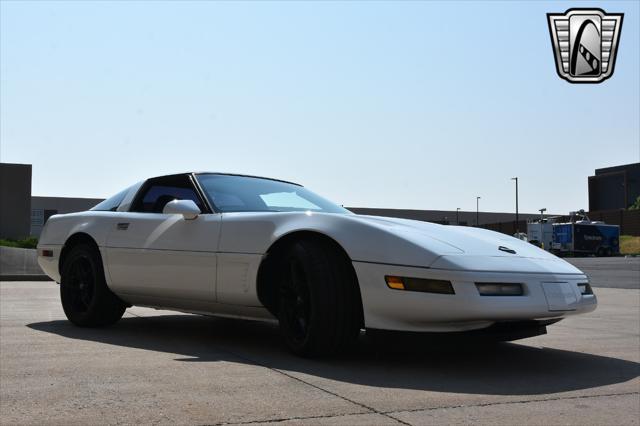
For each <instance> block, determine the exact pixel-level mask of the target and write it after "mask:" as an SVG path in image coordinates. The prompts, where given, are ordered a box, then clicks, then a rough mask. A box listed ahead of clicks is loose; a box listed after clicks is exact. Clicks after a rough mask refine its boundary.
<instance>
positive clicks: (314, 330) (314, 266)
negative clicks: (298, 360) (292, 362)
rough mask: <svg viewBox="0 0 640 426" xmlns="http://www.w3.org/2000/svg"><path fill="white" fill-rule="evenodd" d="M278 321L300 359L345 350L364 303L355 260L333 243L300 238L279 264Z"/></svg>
mask: <svg viewBox="0 0 640 426" xmlns="http://www.w3.org/2000/svg"><path fill="white" fill-rule="evenodd" d="M279 270H280V273H279V274H278V275H279V322H280V329H281V331H282V334H283V335H284V338H285V341H286V343H287V345H288V346H289V348H291V350H292V351H293V352H294V353H296V354H297V355H300V356H305V357H313V356H320V355H332V354H337V353H339V352H342V351H344V350H345V349H347V348H348V347H349V346H350V345H351V344H352V343H353V342H354V341H355V339H356V338H357V337H358V334H359V332H360V328H361V326H362V302H361V300H360V291H359V288H358V282H357V278H356V276H355V272H354V271H353V267H352V265H351V262H350V261H349V260H348V259H346V258H345V256H344V255H342V254H341V253H340V252H338V251H337V250H336V248H335V247H333V246H332V245H331V244H330V243H328V242H325V241H322V240H315V239H309V240H301V241H298V242H296V243H294V244H293V245H292V246H291V247H290V248H289V250H288V251H286V253H285V255H284V257H283V259H282V262H281V264H280V265H279Z"/></svg>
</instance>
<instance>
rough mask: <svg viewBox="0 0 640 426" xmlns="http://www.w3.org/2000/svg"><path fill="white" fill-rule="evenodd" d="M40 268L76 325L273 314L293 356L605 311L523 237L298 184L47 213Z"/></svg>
mask: <svg viewBox="0 0 640 426" xmlns="http://www.w3.org/2000/svg"><path fill="white" fill-rule="evenodd" d="M38 261H39V263H40V266H41V267H42V269H43V270H44V271H45V272H46V274H47V275H49V276H50V277H51V278H53V279H54V280H55V281H57V282H59V283H60V296H61V300H62V305H63V308H64V312H65V314H66V315H67V318H68V319H69V320H70V321H71V322H73V323H74V324H76V325H79V326H104V325H108V324H112V323H115V322H116V321H118V320H119V319H120V318H121V317H122V315H123V313H124V311H125V309H126V308H127V307H129V306H132V305H140V306H150V307H156V308H163V309H174V310H178V311H184V312H192V313H198V314H206V315H223V316H232V317H243V318H254V319H274V318H276V319H278V320H279V323H280V327H281V329H282V333H283V335H284V337H285V340H286V342H287V343H288V345H289V346H290V347H291V348H292V350H293V351H294V352H296V353H298V354H300V355H316V354H326V353H335V352H337V351H339V350H341V349H344V348H345V347H346V346H347V345H348V344H349V343H350V342H352V341H353V340H354V339H355V337H356V336H357V335H358V334H359V332H360V330H361V329H363V328H365V329H366V330H387V331H411V332H439V333H442V332H466V333H468V332H471V334H474V333H475V334H478V332H486V333H487V334H489V333H490V332H496V333H497V332H499V333H501V336H502V337H501V338H502V339H503V340H512V339H516V338H521V337H528V336H533V335H538V334H543V333H545V331H546V328H545V326H546V325H548V324H551V323H553V322H556V321H559V320H560V319H562V318H564V317H566V316H567V315H571V314H578V313H585V312H590V311H593V310H594V309H595V308H596V304H597V302H596V297H595V296H594V294H593V292H592V290H591V287H590V285H589V283H588V280H587V277H586V276H585V274H583V273H582V272H581V271H579V270H578V269H576V268H575V267H573V266H572V265H570V264H569V263H567V262H565V261H564V260H561V259H559V258H557V257H555V256H553V255H551V254H549V253H547V252H545V251H544V250H541V249H539V248H537V247H535V246H533V245H531V244H528V243H526V242H523V241H520V240H518V239H516V238H513V237H510V236H507V235H504V234H500V233H497V232H492V231H487V230H484V229H479V228H471V227H460V226H443V225H437V224H432V223H427V222H419V221H413V220H405V219H393V218H386V217H375V216H360V215H356V214H353V213H351V212H349V211H348V210H346V209H344V208H342V207H340V206H338V205H335V204H333V203H331V202H329V201H327V200H325V199H324V198H322V197H320V196H318V195H316V194H314V193H312V192H311V191H309V190H308V189H306V188H304V187H302V186H300V185H297V184H295V183H290V182H284V181H280V180H275V179H267V178H259V177H253V176H244V175H234V174H222V173H183V174H176V175H169V176H161V177H155V178H152V179H148V180H147V181H145V182H140V183H138V184H136V185H133V186H132V187H130V188H127V189H125V190H124V191H122V192H120V193H119V194H117V195H115V196H113V197H111V198H109V199H107V200H105V201H103V202H102V203H100V204H98V205H97V206H95V207H94V208H92V209H91V210H89V211H86V212H81V213H73V214H64V215H56V216H52V217H51V218H50V219H49V220H48V221H47V223H46V226H45V227H44V230H43V231H42V235H41V237H40V242H39V244H38Z"/></svg>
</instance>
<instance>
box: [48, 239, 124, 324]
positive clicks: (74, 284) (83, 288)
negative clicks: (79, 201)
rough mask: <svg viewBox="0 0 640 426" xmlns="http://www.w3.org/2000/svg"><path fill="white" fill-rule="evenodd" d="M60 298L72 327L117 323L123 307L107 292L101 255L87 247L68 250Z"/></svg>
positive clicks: (109, 291)
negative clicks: (72, 324) (73, 325)
mask: <svg viewBox="0 0 640 426" xmlns="http://www.w3.org/2000/svg"><path fill="white" fill-rule="evenodd" d="M60 299H61V301H62V308H63V309H64V313H65V315H66V316H67V318H68V319H69V321H71V322H72V323H74V324H75V325H78V326H81V327H98V326H104V325H110V324H113V323H115V322H116V321H118V320H119V319H120V318H121V317H122V315H123V314H124V311H125V309H126V306H125V304H124V302H122V300H120V299H119V298H118V297H117V296H116V295H115V294H113V293H112V292H111V290H109V288H108V287H107V283H106V282H105V279H104V270H103V267H102V261H101V259H100V253H99V252H98V250H97V249H96V248H95V247H93V246H91V245H89V244H78V245H76V246H75V247H73V248H71V251H70V252H69V254H68V255H67V256H66V259H65V261H64V263H63V265H62V273H61V280H60Z"/></svg>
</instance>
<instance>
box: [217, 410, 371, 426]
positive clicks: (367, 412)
mask: <svg viewBox="0 0 640 426" xmlns="http://www.w3.org/2000/svg"><path fill="white" fill-rule="evenodd" d="M361 414H373V413H371V412H370V411H361V412H357V413H342V414H325V415H317V416H292V417H282V418H277V419H267V420H249V421H244V422H223V423H214V424H213V426H222V425H229V426H231V425H250V424H256V423H281V422H287V421H289V420H315V419H333V418H338V417H349V416H358V415H361Z"/></svg>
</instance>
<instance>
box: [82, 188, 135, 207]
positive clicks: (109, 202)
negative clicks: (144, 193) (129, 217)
mask: <svg viewBox="0 0 640 426" xmlns="http://www.w3.org/2000/svg"><path fill="white" fill-rule="evenodd" d="M128 192H129V188H127V189H125V190H124V191H120V192H118V193H117V194H116V195H114V196H113V197H110V198H107V199H106V200H104V201H103V202H101V203H99V204H96V205H95V206H93V207H92V208H91V210H95V211H103V212H115V211H116V210H118V207H119V206H120V203H122V200H124V197H125V196H126V195H127V193H128Z"/></svg>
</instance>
